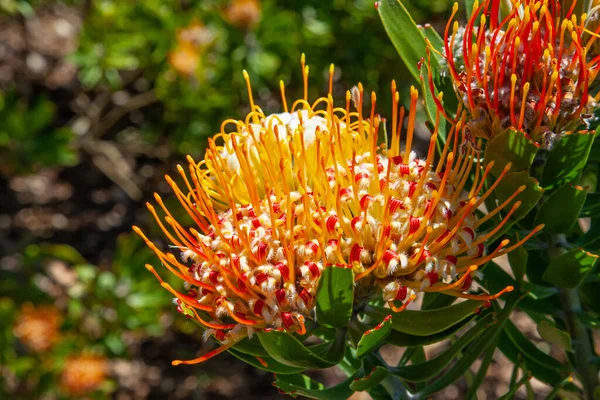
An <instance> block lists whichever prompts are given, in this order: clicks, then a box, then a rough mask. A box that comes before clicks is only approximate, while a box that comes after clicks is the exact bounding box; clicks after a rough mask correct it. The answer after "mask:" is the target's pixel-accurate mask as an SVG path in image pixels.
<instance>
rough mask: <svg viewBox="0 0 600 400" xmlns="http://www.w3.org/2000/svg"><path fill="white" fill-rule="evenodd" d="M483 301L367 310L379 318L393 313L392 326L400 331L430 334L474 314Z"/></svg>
mask: <svg viewBox="0 0 600 400" xmlns="http://www.w3.org/2000/svg"><path fill="white" fill-rule="evenodd" d="M483 303H484V302H483V301H477V300H467V301H464V302H462V303H458V304H453V305H451V306H448V307H444V308H438V309H435V310H420V311H419V310H404V311H402V312H401V313H394V312H393V311H392V310H390V309H389V308H383V307H376V306H368V307H366V308H365V312H366V314H367V315H368V316H370V317H371V318H375V319H377V320H382V319H383V318H385V317H386V316H388V315H393V319H392V327H393V329H394V330H396V331H398V332H403V333H408V334H410V335H415V336H429V335H433V334H435V333H439V332H442V331H444V330H446V329H448V328H450V327H451V326H453V325H455V324H457V323H459V322H460V321H462V320H464V319H465V318H467V317H469V316H470V315H472V314H474V313H475V312H476V311H477V310H478V309H479V308H480V307H481V306H482V305H483Z"/></svg>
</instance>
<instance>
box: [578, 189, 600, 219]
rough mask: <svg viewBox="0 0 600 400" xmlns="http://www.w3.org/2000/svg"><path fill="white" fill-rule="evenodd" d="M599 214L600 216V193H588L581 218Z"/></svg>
mask: <svg viewBox="0 0 600 400" xmlns="http://www.w3.org/2000/svg"><path fill="white" fill-rule="evenodd" d="M598 216H600V193H588V194H587V196H586V198H585V203H584V204H583V207H582V208H581V212H580V213H579V218H586V217H589V218H596V217H598Z"/></svg>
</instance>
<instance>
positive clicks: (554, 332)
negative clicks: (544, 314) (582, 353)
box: [537, 319, 573, 351]
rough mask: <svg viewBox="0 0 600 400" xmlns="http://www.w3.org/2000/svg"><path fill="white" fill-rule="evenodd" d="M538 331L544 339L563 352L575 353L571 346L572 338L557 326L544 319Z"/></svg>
mask: <svg viewBox="0 0 600 400" xmlns="http://www.w3.org/2000/svg"><path fill="white" fill-rule="evenodd" d="M537 331H538V333H539V334H540V336H541V337H542V339H544V340H547V341H548V342H550V343H552V344H554V345H556V346H558V347H560V348H561V349H563V350H568V351H573V348H572V346H571V336H569V334H568V333H567V332H565V331H563V330H560V329H558V328H557V327H556V325H555V324H553V323H552V322H550V321H548V320H547V319H543V320H542V321H541V322H540V323H539V324H538V326H537Z"/></svg>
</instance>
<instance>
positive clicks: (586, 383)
mask: <svg viewBox="0 0 600 400" xmlns="http://www.w3.org/2000/svg"><path fill="white" fill-rule="evenodd" d="M560 299H561V303H562V305H563V310H564V312H565V322H566V324H567V329H568V330H569V334H570V335H571V339H572V341H573V349H574V351H575V369H576V370H577V372H578V373H579V375H580V377H581V384H582V385H583V390H584V392H585V396H586V398H587V399H590V400H592V399H593V396H594V389H595V388H596V386H597V385H598V371H597V369H596V366H595V365H594V363H593V362H592V358H593V355H594V350H593V349H592V340H591V337H590V333H589V331H588V329H587V328H586V327H585V326H584V325H583V323H582V322H581V321H580V320H579V318H578V316H577V314H578V313H580V312H581V301H580V299H579V291H578V290H577V289H562V290H561V291H560Z"/></svg>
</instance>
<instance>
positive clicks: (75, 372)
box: [60, 355, 107, 396]
mask: <svg viewBox="0 0 600 400" xmlns="http://www.w3.org/2000/svg"><path fill="white" fill-rule="evenodd" d="M106 372H107V361H106V359H105V358H104V357H101V356H94V355H80V356H76V357H70V358H68V359H67V361H66V362H65V365H64V367H63V371H62V375H61V379H60V385H61V388H62V389H63V390H64V391H65V392H66V393H67V394H69V395H71V396H83V395H86V394H89V393H91V392H93V391H94V390H96V389H98V387H99V386H100V385H101V384H102V383H103V382H104V381H105V379H106Z"/></svg>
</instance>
